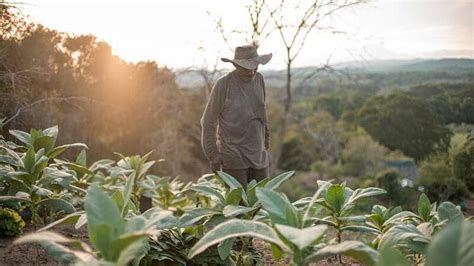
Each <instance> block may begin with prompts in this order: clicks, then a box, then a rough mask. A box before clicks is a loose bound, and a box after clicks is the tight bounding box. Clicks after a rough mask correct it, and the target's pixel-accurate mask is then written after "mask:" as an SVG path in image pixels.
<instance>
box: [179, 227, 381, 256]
mask: <svg viewBox="0 0 474 266" xmlns="http://www.w3.org/2000/svg"><path fill="white" fill-rule="evenodd" d="M326 229H327V226H326V225H317V226H312V227H308V228H304V229H299V228H294V227H291V226H286V225H279V224H276V225H274V227H271V226H269V225H266V224H264V223H261V222H257V221H246V220H238V219H232V220H229V221H226V222H224V223H222V224H220V225H218V226H216V227H215V228H213V229H212V230H211V231H209V232H208V233H207V234H206V235H205V236H204V237H203V238H202V239H200V240H199V242H197V243H196V245H195V246H193V247H192V249H191V250H190V252H189V255H188V256H189V258H193V257H194V256H196V255H198V254H200V253H201V252H203V251H205V250H206V249H207V248H209V247H211V246H213V245H215V244H217V243H221V242H223V241H226V240H227V239H231V238H235V237H239V236H240V237H241V236H248V237H255V238H259V239H262V240H264V241H265V242H268V243H271V244H272V250H274V252H275V253H277V254H278V255H277V256H276V257H277V258H278V257H281V255H282V252H285V253H288V254H290V256H291V258H292V261H293V263H295V264H296V265H307V264H308V263H310V262H316V261H320V260H323V259H325V258H328V257H331V256H334V255H336V254H344V255H347V256H350V257H353V258H355V259H357V260H360V261H362V262H364V263H366V264H368V265H373V264H374V263H375V261H376V257H377V251H376V250H374V249H372V248H370V247H369V246H367V245H365V244H364V243H362V242H359V241H345V242H344V243H341V244H335V245H324V244H323V243H322V242H321V239H322V237H323V235H324V234H325V232H326ZM275 248H276V249H277V250H276V251H275ZM275 253H274V255H275Z"/></svg>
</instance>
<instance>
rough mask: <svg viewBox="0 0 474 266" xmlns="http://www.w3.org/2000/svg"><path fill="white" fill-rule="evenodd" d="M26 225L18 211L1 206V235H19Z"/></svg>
mask: <svg viewBox="0 0 474 266" xmlns="http://www.w3.org/2000/svg"><path fill="white" fill-rule="evenodd" d="M24 226H25V222H24V221H23V219H22V218H21V216H20V215H19V214H18V213H17V212H16V211H14V210H12V209H9V208H0V235H4V236H15V235H18V234H19V233H21V229H22V228H23V227H24Z"/></svg>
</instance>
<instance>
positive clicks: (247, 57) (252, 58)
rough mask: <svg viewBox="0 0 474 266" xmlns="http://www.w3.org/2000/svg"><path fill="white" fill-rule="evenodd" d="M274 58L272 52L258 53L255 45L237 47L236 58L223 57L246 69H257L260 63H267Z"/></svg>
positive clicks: (226, 60)
mask: <svg viewBox="0 0 474 266" xmlns="http://www.w3.org/2000/svg"><path fill="white" fill-rule="evenodd" d="M270 59H272V54H271V53H270V54H264V55H258V53H257V48H255V47H254V46H253V45H244V46H238V47H236V48H235V53H234V59H229V58H225V57H223V58H221V60H222V61H224V62H230V63H234V64H237V65H239V66H241V67H243V68H246V69H256V68H257V67H258V65H259V64H262V65H265V64H266V63H268V61H270Z"/></svg>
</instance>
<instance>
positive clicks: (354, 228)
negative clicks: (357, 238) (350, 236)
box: [341, 225, 380, 234]
mask: <svg viewBox="0 0 474 266" xmlns="http://www.w3.org/2000/svg"><path fill="white" fill-rule="evenodd" d="M341 230H342V231H354V232H365V233H375V234H379V233H380V232H379V231H378V230H377V229H374V228H372V227H368V226H363V225H348V226H343V227H342V228H341Z"/></svg>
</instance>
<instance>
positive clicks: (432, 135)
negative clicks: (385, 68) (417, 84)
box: [356, 93, 452, 161]
mask: <svg viewBox="0 0 474 266" xmlns="http://www.w3.org/2000/svg"><path fill="white" fill-rule="evenodd" d="M356 119H357V123H358V124H359V125H361V126H362V127H363V128H364V129H365V130H366V131H367V132H368V133H369V134H370V135H371V136H372V138H374V139H375V140H377V141H379V142H381V143H382V144H383V145H384V146H386V147H387V148H389V149H391V150H397V149H398V150H401V151H402V152H403V153H404V154H406V155H407V156H410V157H412V158H414V159H415V160H416V161H420V160H422V159H424V158H426V157H427V156H428V155H430V154H431V153H434V152H437V151H443V152H446V151H447V149H448V148H449V143H450V139H451V135H452V133H451V131H450V130H449V129H447V128H445V127H444V126H443V125H442V123H441V122H440V120H439V118H438V117H437V116H436V115H435V114H434V113H433V112H432V111H431V110H430V108H429V107H428V105H427V104H426V103H425V102H424V101H422V100H420V99H416V98H413V97H410V96H408V95H406V94H403V93H393V94H390V95H389V96H387V97H384V96H376V97H373V98H372V99H370V100H369V101H368V102H367V103H366V104H365V105H364V106H363V107H362V108H361V109H360V110H359V111H358V112H357V118H356Z"/></svg>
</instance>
